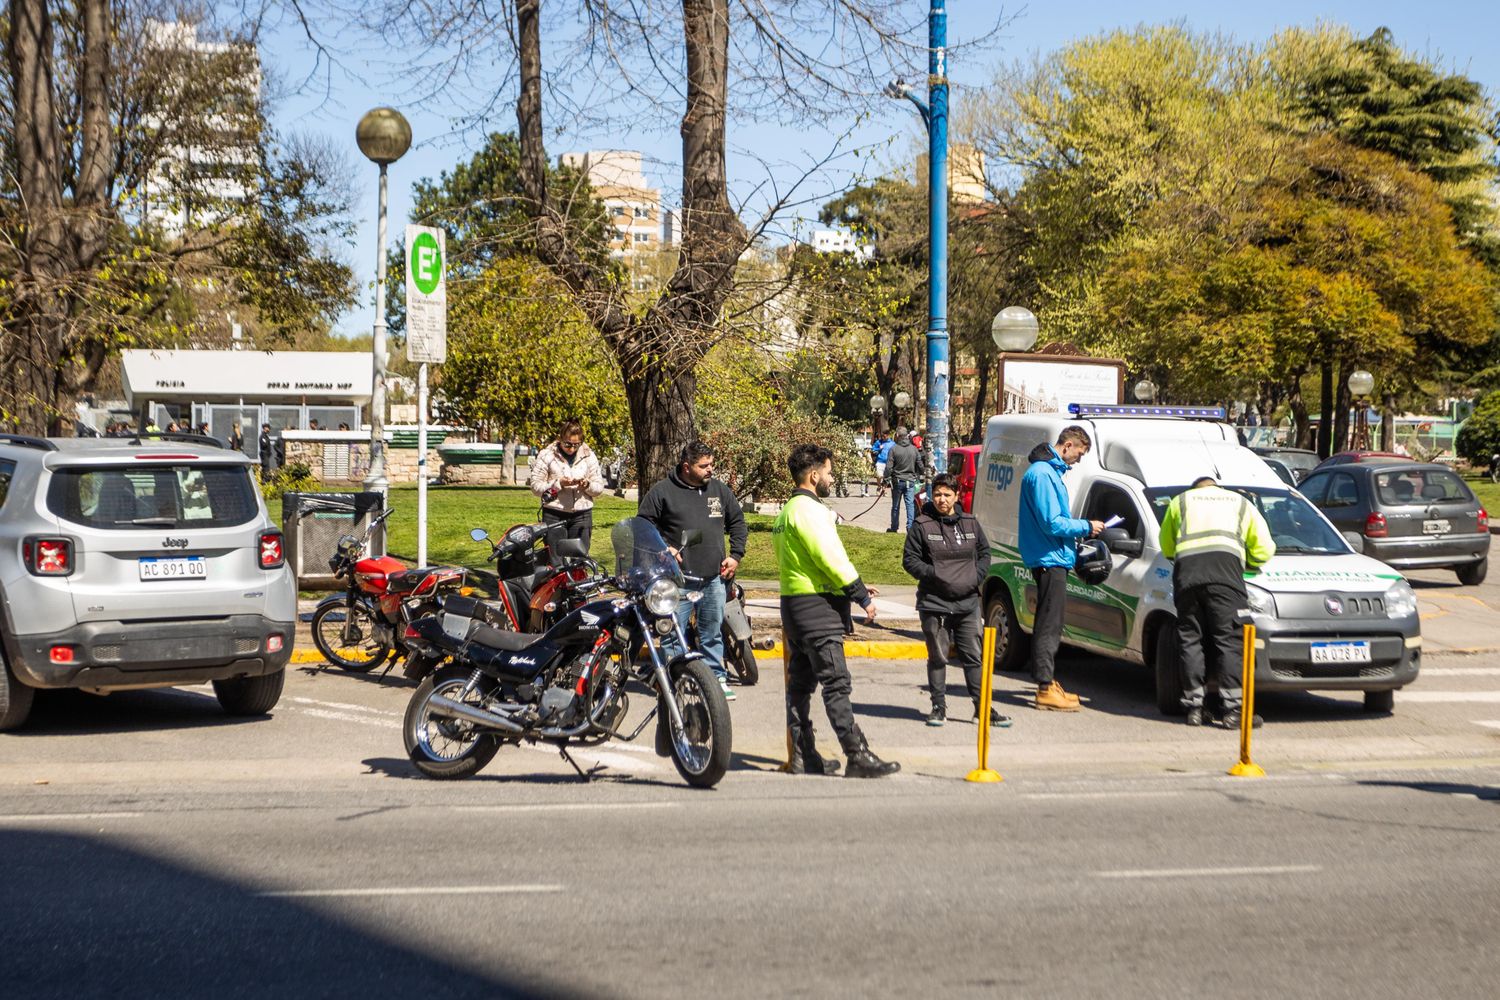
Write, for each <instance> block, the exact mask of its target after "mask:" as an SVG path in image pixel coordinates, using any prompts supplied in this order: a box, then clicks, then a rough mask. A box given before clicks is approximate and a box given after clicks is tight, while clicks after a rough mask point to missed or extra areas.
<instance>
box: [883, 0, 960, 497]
mask: <svg viewBox="0 0 1500 1000" xmlns="http://www.w3.org/2000/svg"><path fill="white" fill-rule="evenodd" d="M945 2H946V0H930V6H929V7H928V13H927V103H926V104H923V103H922V101H921V100H920V99H919V98H918V97H917V96H916V95H915V94H914V93H912V89H911V87H910V86H908V85H907V84H906V83H905V82H903V81H901V80H895V81H893V82H892V83H891V84H890V85H889V86H887V87H886V88H885V92H886V94H887V95H889V96H891V97H904V98H906V99H907V100H909V101H911V102H912V104H914V105H916V108H917V111H918V112H920V113H921V115H922V121H923V123H924V124H926V126H927V241H928V252H927V268H928V277H927V435H928V438H929V439H930V440H931V441H932V466H933V472H934V473H941V472H946V471H947V468H948V381H949V368H948V359H949V350H948V348H949V344H948V11H947V9H946V8H945V6H944V4H945Z"/></svg>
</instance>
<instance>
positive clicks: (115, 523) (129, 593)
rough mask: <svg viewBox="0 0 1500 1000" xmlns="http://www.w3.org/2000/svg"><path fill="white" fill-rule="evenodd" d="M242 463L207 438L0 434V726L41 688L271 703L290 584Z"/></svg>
mask: <svg viewBox="0 0 1500 1000" xmlns="http://www.w3.org/2000/svg"><path fill="white" fill-rule="evenodd" d="M250 470H251V462H250V459H249V458H247V457H246V456H245V455H243V454H241V453H239V452H236V451H227V450H225V449H223V448H221V447H219V446H218V445H217V443H216V442H214V441H213V440H212V439H210V438H193V437H192V436H190V435H183V436H178V437H175V438H173V439H172V440H159V439H154V438H147V439H144V440H142V439H138V438H136V439H131V438H118V439H117V438H76V439H75V438H35V437H26V436H23V435H17V434H0V608H3V620H0V649H3V651H4V659H5V663H4V676H3V678H0V729H13V728H15V727H16V726H19V725H21V724H22V723H23V722H25V720H26V717H27V715H28V714H29V712H30V710H31V704H32V700H33V696H34V694H35V691H36V689H38V688H81V689H83V690H87V691H92V692H95V693H101V694H102V693H107V692H110V691H122V690H127V689H136V688H153V687H173V686H176V685H182V684H200V683H202V682H204V681H212V682H213V686H214V693H215V694H216V695H217V696H218V699H219V703H220V705H222V706H223V708H224V710H225V711H226V712H228V713H230V714H231V715H261V714H264V713H266V712H268V711H270V710H271V708H272V707H273V706H274V705H275V704H276V702H277V700H278V699H279V698H280V697H281V688H282V683H283V681H284V679H285V667H286V663H287V660H288V659H289V658H290V657H291V654H292V643H293V639H294V636H295V622H296V611H297V585H296V580H295V578H294V576H293V574H292V571H291V569H290V567H288V566H287V564H286V558H285V555H284V553H283V551H282V538H281V532H280V531H279V530H277V529H276V528H275V527H274V526H273V525H272V524H271V521H270V518H269V517H268V516H267V513H266V507H265V503H264V501H263V500H262V499H261V496H260V491H259V489H257V488H256V485H255V480H254V478H253V477H252V476H251V474H250Z"/></svg>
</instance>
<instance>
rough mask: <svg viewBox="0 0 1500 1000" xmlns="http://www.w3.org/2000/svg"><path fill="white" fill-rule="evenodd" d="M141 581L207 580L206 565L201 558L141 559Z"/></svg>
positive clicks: (147, 557)
mask: <svg viewBox="0 0 1500 1000" xmlns="http://www.w3.org/2000/svg"><path fill="white" fill-rule="evenodd" d="M140 566H141V579H142V580H205V579H207V578H208V563H206V562H204V561H203V557H202V556H169V557H165V558H154V557H151V556H146V557H143V558H142V559H141V562H140Z"/></svg>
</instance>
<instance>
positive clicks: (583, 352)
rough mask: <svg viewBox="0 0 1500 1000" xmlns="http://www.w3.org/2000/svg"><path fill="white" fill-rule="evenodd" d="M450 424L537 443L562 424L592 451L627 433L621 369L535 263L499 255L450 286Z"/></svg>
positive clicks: (445, 370)
mask: <svg viewBox="0 0 1500 1000" xmlns="http://www.w3.org/2000/svg"><path fill="white" fill-rule="evenodd" d="M448 294H449V306H448V309H449V312H448V330H449V334H448V336H449V341H448V360H447V361H446V362H445V363H444V364H443V365H442V367H441V369H440V371H439V387H440V388H441V389H442V392H443V395H444V397H445V398H446V400H447V404H446V405H447V410H448V415H449V419H451V420H453V421H455V422H457V423H462V424H467V425H469V426H472V427H476V428H479V429H480V430H481V431H483V432H484V433H485V434H486V436H488V437H490V438H491V439H499V438H509V439H516V440H521V441H532V442H536V441H544V440H548V439H550V438H551V436H552V435H553V434H554V433H555V432H556V431H557V427H558V425H559V424H561V423H562V422H563V421H564V420H566V419H569V418H574V419H577V420H579V421H581V422H582V423H583V426H584V433H585V436H586V437H587V438H588V440H589V441H590V442H591V444H592V445H593V446H594V447H595V448H596V449H604V450H607V449H609V448H610V447H612V446H615V445H618V444H619V443H621V442H623V441H624V440H625V439H626V438H627V437H628V429H629V423H628V418H627V414H626V409H625V394H624V391H623V389H622V388H621V385H620V373H619V371H618V369H616V368H615V365H614V361H613V359H612V358H611V357H610V355H609V352H608V350H607V349H606V348H605V347H604V345H603V343H601V342H600V340H599V335H598V333H597V332H595V331H594V330H593V329H592V328H591V327H590V326H589V325H588V323H587V322H586V321H585V320H584V319H583V317H582V316H580V315H579V313H578V311H577V309H576V308H575V307H574V306H573V305H572V303H571V301H570V300H569V299H568V297H567V296H566V294H564V292H563V290H562V289H560V288H558V287H557V282H556V279H554V278H552V277H551V275H549V274H548V273H547V272H546V271H545V270H543V269H542V268H540V267H539V266H538V265H537V264H536V263H535V262H531V261H526V260H524V259H520V258H514V257H512V258H504V259H500V260H496V261H495V262H493V263H492V264H491V265H490V266H489V267H488V268H487V269H486V270H485V271H484V272H483V273H482V274H480V275H479V276H478V277H477V278H474V279H472V280H467V281H455V282H454V283H453V284H452V285H450V286H449V289H448Z"/></svg>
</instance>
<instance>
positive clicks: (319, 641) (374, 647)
mask: <svg viewBox="0 0 1500 1000" xmlns="http://www.w3.org/2000/svg"><path fill="white" fill-rule="evenodd" d="M312 637H313V645H315V646H317V647H318V652H319V653H321V654H323V659H325V660H327V661H328V662H329V663H332V664H333V665H334V666H336V667H342V668H343V669H344V670H349V671H352V672H354V673H356V674H365V673H369V672H370V671H371V670H374V669H375V668H376V667H378V666H380V665H381V664H382V663H384V662H385V660H386V657H388V656H390V655H391V645H390V643H388V642H378V641H376V639H375V619H374V617H373V616H372V615H371V613H370V609H369V607H368V606H367V605H364V604H355V605H354V607H353V609H350V608H349V606H348V605H346V604H340V603H338V602H336V601H330V602H329V603H327V604H324V605H323V606H321V607H320V608H318V610H317V611H315V612H313V619H312Z"/></svg>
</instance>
